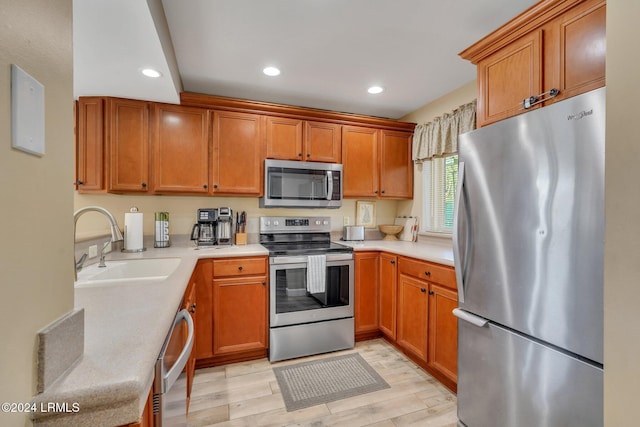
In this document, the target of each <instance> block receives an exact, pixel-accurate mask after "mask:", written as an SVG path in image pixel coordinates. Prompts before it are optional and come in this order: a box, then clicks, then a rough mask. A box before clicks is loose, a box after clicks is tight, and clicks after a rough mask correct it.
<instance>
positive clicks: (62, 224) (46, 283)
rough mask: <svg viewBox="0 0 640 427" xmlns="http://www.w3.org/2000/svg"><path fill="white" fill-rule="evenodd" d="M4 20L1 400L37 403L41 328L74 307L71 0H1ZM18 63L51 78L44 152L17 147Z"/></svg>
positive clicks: (45, 80) (21, 420)
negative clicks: (14, 70)
mask: <svg viewBox="0 0 640 427" xmlns="http://www.w3.org/2000/svg"><path fill="white" fill-rule="evenodd" d="M0 22H1V23H2V24H0V46H2V47H1V48H0V184H1V185H0V218H1V219H2V231H1V232H0V236H2V238H1V240H2V242H1V243H2V244H1V245H0V325H2V327H1V328H0V348H1V350H0V378H1V380H0V402H29V401H30V400H31V398H32V397H33V395H34V394H35V392H36V375H35V372H36V363H35V354H34V351H35V348H36V332H37V331H38V330H40V329H41V328H43V327H44V326H46V325H47V324H49V323H51V322H52V321H54V320H55V319H57V318H58V317H60V316H62V315H63V314H65V313H67V312H68V311H70V310H71V309H73V266H72V259H73V252H72V249H73V185H72V183H73V166H72V165H73V158H74V144H73V138H74V137H73V66H72V65H73V64H72V49H71V31H72V28H71V0H57V1H41V0H20V1H15V0H0ZM10 64H17V65H19V66H20V67H21V68H23V69H24V70H25V71H26V72H28V73H29V74H31V75H32V76H33V77H35V78H36V79H37V80H38V81H40V83H42V84H43V85H44V87H45V143H46V154H45V155H44V156H43V157H35V156H31V155H28V154H25V153H23V152H21V151H17V150H14V149H12V148H11V111H10V106H11V98H10V94H11V90H10V88H11V67H10ZM25 424H30V422H29V421H27V418H26V416H25V414H7V413H4V412H0V425H2V426H22V425H25Z"/></svg>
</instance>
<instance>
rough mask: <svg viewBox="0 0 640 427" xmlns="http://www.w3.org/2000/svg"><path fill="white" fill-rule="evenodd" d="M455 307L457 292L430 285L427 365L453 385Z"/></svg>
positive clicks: (455, 327) (456, 369)
mask: <svg viewBox="0 0 640 427" xmlns="http://www.w3.org/2000/svg"><path fill="white" fill-rule="evenodd" d="M457 306H458V294H457V292H454V291H452V290H449V289H447V288H444V287H442V286H439V285H436V284H433V283H432V284H431V286H430V290H429V359H428V361H427V364H428V365H429V366H430V367H432V368H433V369H435V370H437V371H439V372H440V373H442V374H443V375H444V376H446V377H447V378H448V379H450V380H451V381H453V382H454V383H456V382H457V379H458V376H457V372H458V319H457V318H456V317H455V316H454V315H453V313H452V312H453V309H454V308H456V307H457Z"/></svg>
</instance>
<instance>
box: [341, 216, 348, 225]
mask: <svg viewBox="0 0 640 427" xmlns="http://www.w3.org/2000/svg"><path fill="white" fill-rule="evenodd" d="M342 225H349V217H348V216H343V217H342Z"/></svg>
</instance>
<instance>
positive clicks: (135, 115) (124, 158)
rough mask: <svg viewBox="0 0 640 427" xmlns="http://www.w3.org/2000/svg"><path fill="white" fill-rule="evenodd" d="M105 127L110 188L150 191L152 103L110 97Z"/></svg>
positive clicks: (112, 189)
mask: <svg viewBox="0 0 640 427" xmlns="http://www.w3.org/2000/svg"><path fill="white" fill-rule="evenodd" d="M107 105H108V114H107V116H106V117H107V121H108V124H107V126H106V129H107V141H108V146H109V148H108V153H109V165H110V167H109V181H108V190H109V191H113V192H125V191H130V192H147V191H148V190H149V184H148V183H149V103H148V102H145V101H136V100H132V99H120V98H109V99H108V100H107Z"/></svg>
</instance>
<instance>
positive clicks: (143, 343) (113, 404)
mask: <svg viewBox="0 0 640 427" xmlns="http://www.w3.org/2000/svg"><path fill="white" fill-rule="evenodd" d="M339 243H341V244H344V245H348V246H351V247H353V248H354V250H355V251H386V252H392V253H396V254H399V255H405V256H410V257H414V258H419V259H423V260H426V261H432V262H436V263H440V264H445V265H453V254H452V249H451V245H450V244H449V245H447V244H431V243H412V242H402V241H382V240H377V241H364V242H344V241H340V242H339ZM268 254H269V252H268V250H267V249H265V248H264V247H263V246H261V245H258V244H252V245H244V246H222V247H221V246H216V247H211V248H200V249H195V248H194V247H193V244H192V243H190V242H189V243H188V244H187V243H184V244H178V245H174V246H171V247H169V248H162V249H153V248H150V249H148V250H147V251H145V252H141V253H135V254H124V253H114V254H111V255H110V256H109V257H108V259H107V263H108V262H109V259H111V260H114V259H139V258H169V257H179V258H180V259H181V262H180V265H179V266H178V267H177V269H176V270H175V271H174V272H173V273H172V274H171V275H170V276H169V277H167V278H166V279H165V280H162V281H156V282H145V283H143V282H141V283H138V284H128V285H126V284H123V285H114V286H109V287H87V288H76V290H75V307H76V308H84V310H85V320H84V321H85V339H84V355H83V356H82V358H81V359H80V361H79V362H78V363H77V364H76V365H75V366H74V367H72V368H71V369H70V370H69V372H68V373H67V374H66V375H65V376H63V377H62V378H60V379H59V380H58V381H56V382H55V383H54V384H53V385H52V386H51V387H50V388H49V389H48V390H46V391H45V392H44V393H41V394H39V395H37V396H36V397H35V398H34V403H36V405H37V407H40V405H41V403H44V404H45V405H46V404H47V403H48V402H68V404H69V406H71V405H72V404H73V403H77V404H78V406H79V408H80V412H79V413H77V414H76V413H71V414H58V415H54V416H52V414H48V413H36V414H32V416H33V418H34V420H35V423H36V425H48V426H49V425H51V426H55V425H69V424H70V423H71V424H73V425H75V426H83V425H86V426H100V425H105V426H113V425H122V424H128V423H133V422H137V421H138V419H139V417H140V415H141V413H142V411H143V409H144V406H145V404H146V399H147V396H148V393H149V389H150V387H151V384H152V382H153V375H154V372H153V370H154V365H155V362H156V358H157V356H158V354H159V353H160V350H161V348H162V344H163V343H164V340H165V338H166V335H167V332H168V331H169V330H170V329H171V326H172V324H173V320H174V318H175V315H176V312H177V310H178V308H179V307H180V303H181V301H182V297H183V295H184V291H185V289H186V287H187V284H188V282H189V278H190V277H191V274H192V272H193V269H194V267H195V265H196V263H197V261H198V259H201V258H227V257H235V256H260V255H268Z"/></svg>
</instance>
